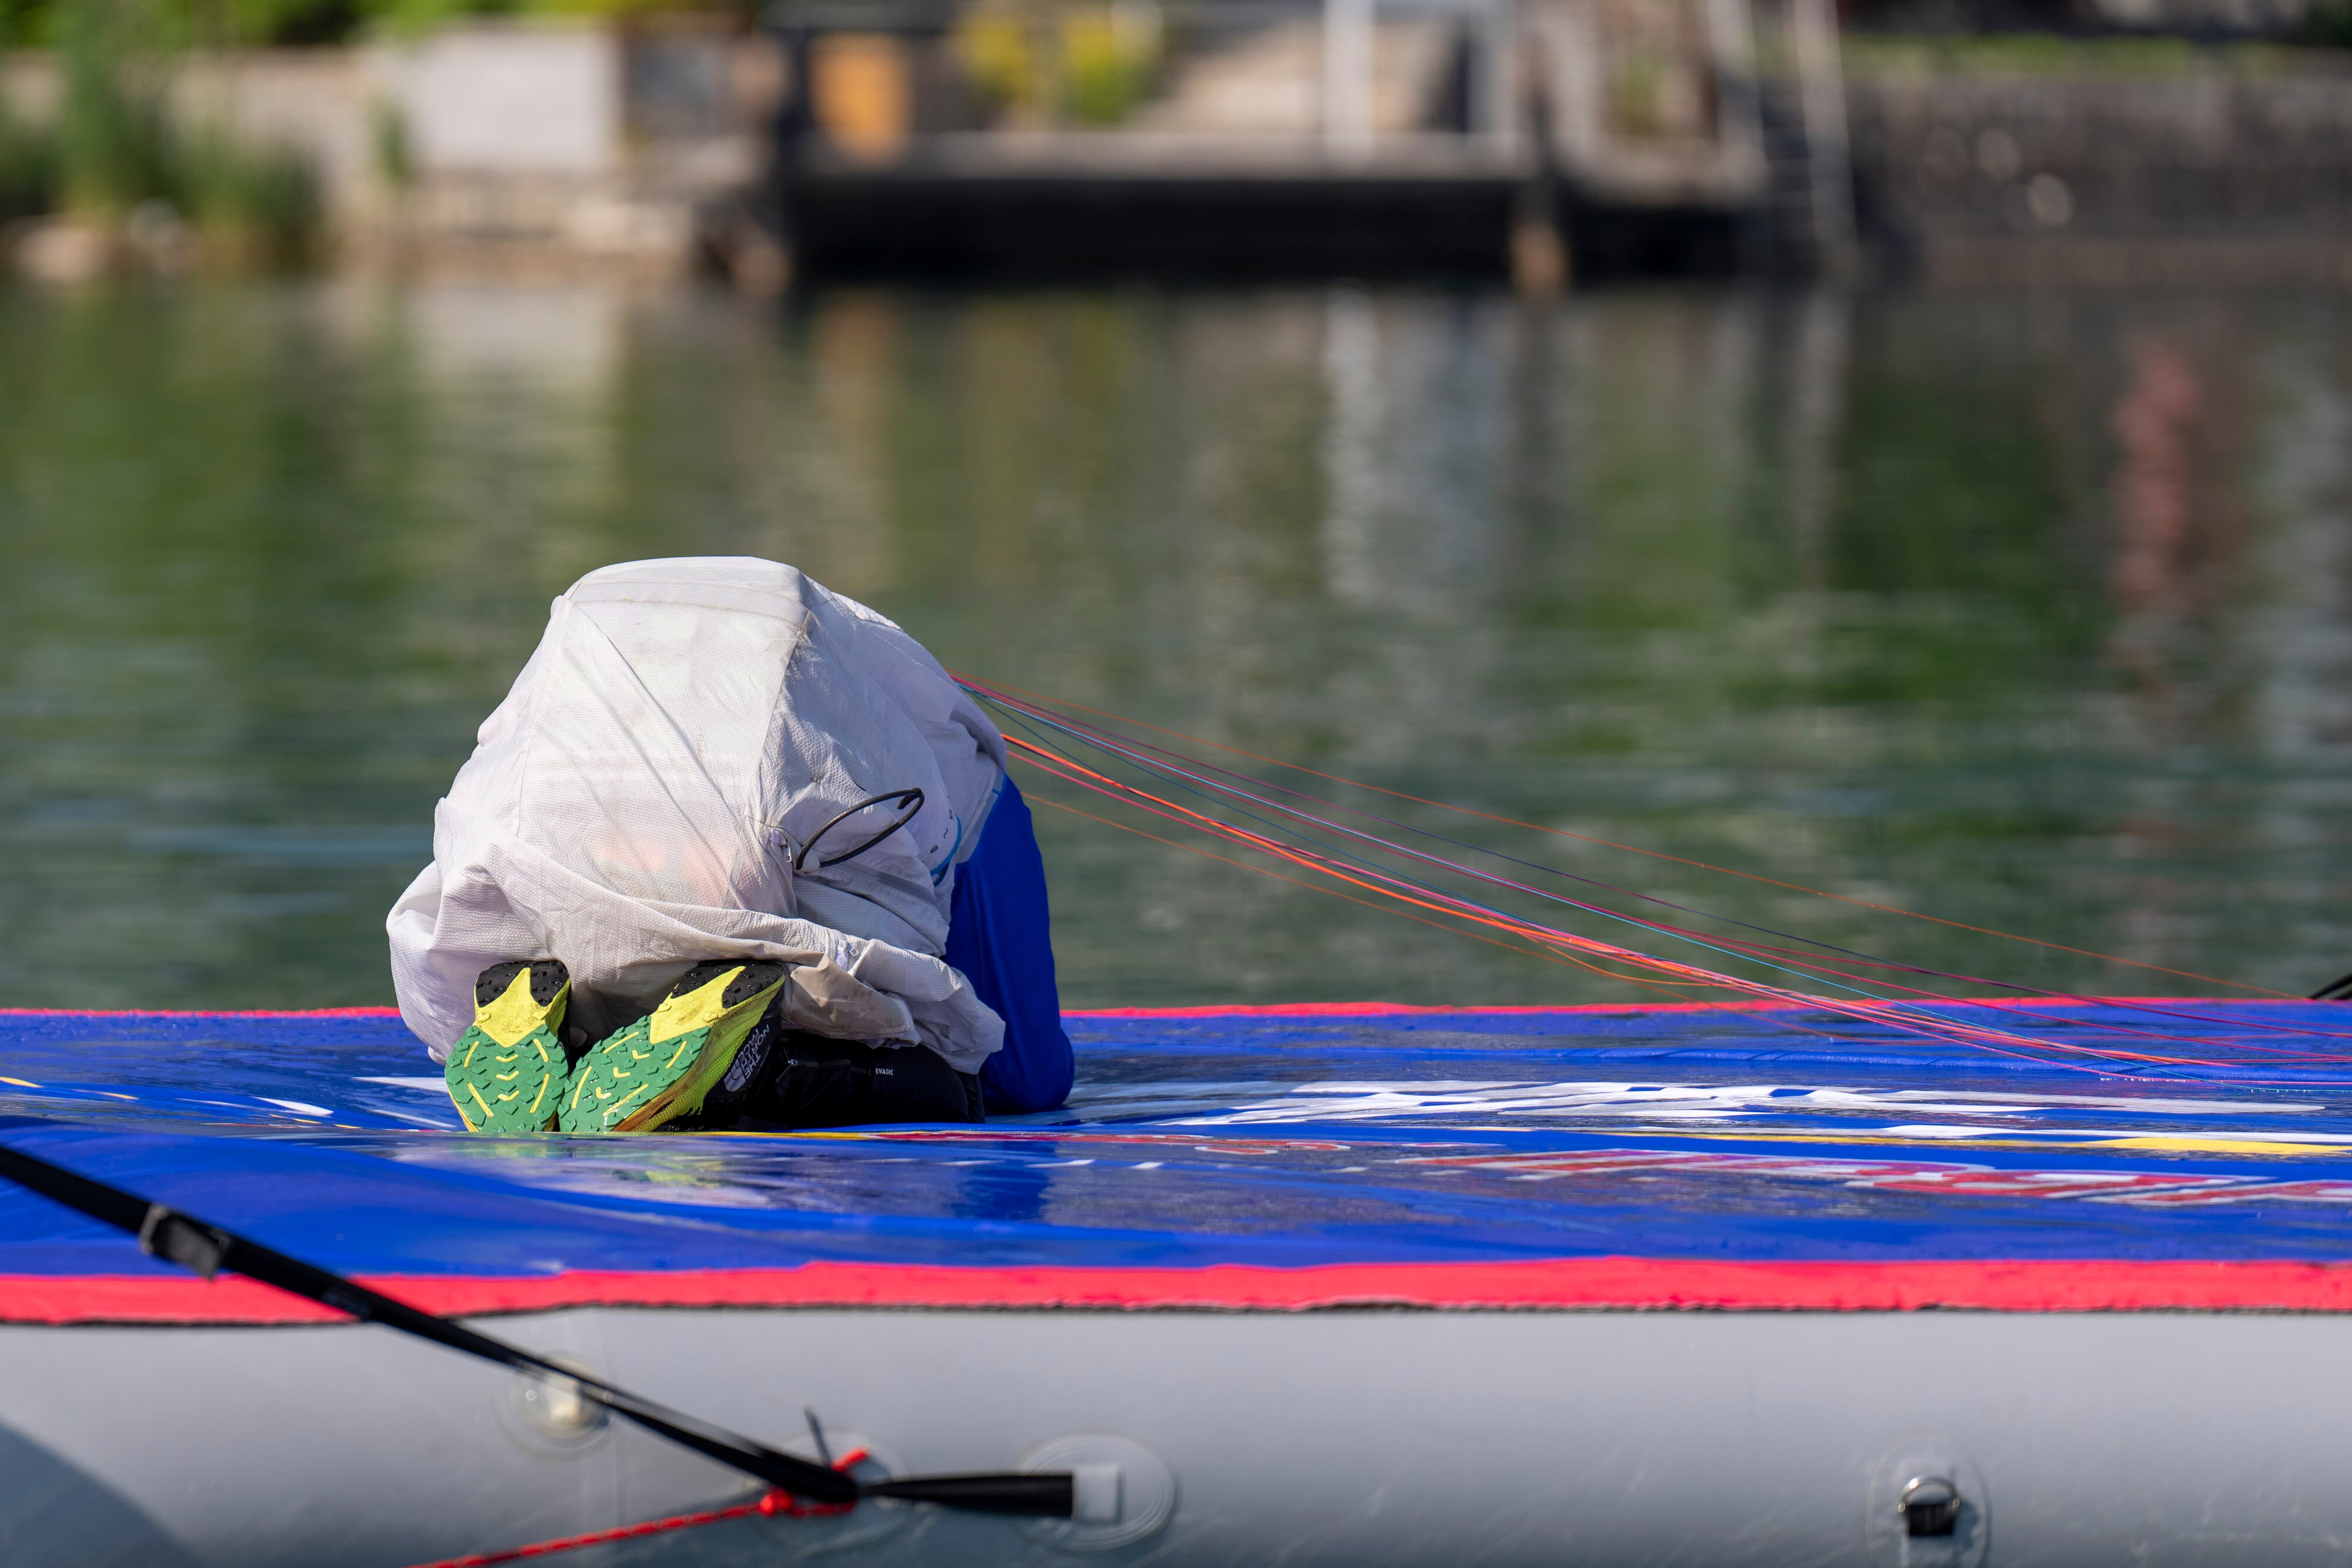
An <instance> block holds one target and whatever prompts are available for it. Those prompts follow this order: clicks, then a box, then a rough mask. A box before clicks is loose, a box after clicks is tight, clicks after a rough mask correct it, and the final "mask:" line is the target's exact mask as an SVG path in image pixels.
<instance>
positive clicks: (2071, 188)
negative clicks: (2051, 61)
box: [1847, 62, 2352, 282]
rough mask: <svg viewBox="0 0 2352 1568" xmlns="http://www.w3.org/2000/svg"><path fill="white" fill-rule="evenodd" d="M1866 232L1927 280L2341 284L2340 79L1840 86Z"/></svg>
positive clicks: (2210, 73) (2351, 93) (2351, 245)
mask: <svg viewBox="0 0 2352 1568" xmlns="http://www.w3.org/2000/svg"><path fill="white" fill-rule="evenodd" d="M1847 98H1848V106H1849V107H1848V115H1849V120H1850V121H1851V124H1852V126H1853V159H1854V168H1855V174H1856V178H1857V180H1858V181H1859V182H1860V186H1861V191H1862V197H1863V204H1864V210H1865V214H1866V215H1867V217H1868V218H1869V219H1870V220H1871V221H1872V222H1873V224H1874V226H1875V227H1876V229H1877V230H1878V232H1879V233H1880V235H1881V236H1882V237H1883V238H1885V239H1887V240H1889V241H1891V242H1892V243H1893V244H1895V246H1898V247H1904V248H1907V250H1908V251H1909V252H1910V254H1911V256H1913V258H1914V259H1915V260H1916V261H1917V262H1918V263H1919V264H1920V265H1922V266H1923V267H1927V269H1928V270H1929V271H1931V272H1936V273H1942V274H1948V275H1978V274H1985V273H1987V272H1990V273H1992V274H1998V275H2003V276H2008V275H2012V274H2016V273H2019V272H2020V271H2022V272H2024V273H2027V274H2032V275H2035V276H2049V277H2062V276H2063V277H2081V278H2083V279H2084V280H2107V281H2133V280H2137V281H2151V282H2161V281H2198V280H2211V281H2228V280H2231V279H2233V278H2239V279H2244V278H2252V277H2279V278H2282V279H2287V278H2294V277H2313V278H2324V279H2326V280H2327V281H2331V282H2333V281H2352V271H2347V262H2352V68H2328V67H2327V66H2326V64H2325V63H2324V62H2305V63H2303V64H2301V65H2300V66H2298V67H2297V68H2295V69H2294V70H2292V71H2280V72H2277V73H2274V74H2259V75H2257V74H2250V73H2245V72H2239V71H2231V70H2227V69H2221V68H2216V69H2211V70H2205V71H2198V72H2192V73H2186V74H2182V75H2179V76H2177V77H2171V78H2153V79H2150V78H2141V79H2117V78H2047V77H2023V76H2020V77H2014V78H2000V77H1932V76H1924V75H1923V76H1917V77H1883V78H1862V79H1857V80H1854V81H1852V82H1850V83H1849V84H1848V92H1847Z"/></svg>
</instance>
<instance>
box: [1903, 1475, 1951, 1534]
mask: <svg viewBox="0 0 2352 1568" xmlns="http://www.w3.org/2000/svg"><path fill="white" fill-rule="evenodd" d="M1895 1511H1896V1512H1898V1513H1900V1514H1901V1515H1902V1516H1903V1533H1904V1534H1906V1535H1910V1536H1921V1535H1950V1534H1951V1533H1952V1532H1953V1531H1954V1530H1956V1529H1957V1528H1958V1525H1959V1521H1960V1491H1959V1489H1958V1487H1956V1486H1954V1485H1953V1484H1952V1483H1951V1482H1950V1481H1949V1480H1948V1479H1946V1478H1944V1477H1942V1476H1914V1477H1913V1478H1912V1479H1910V1480H1909V1481H1907V1482H1906V1483H1905V1485H1904V1488H1903V1491H1902V1494H1901V1496H1900V1497H1899V1498H1898V1499H1897V1500H1896V1501H1895Z"/></svg>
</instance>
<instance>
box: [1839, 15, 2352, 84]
mask: <svg viewBox="0 0 2352 1568" xmlns="http://www.w3.org/2000/svg"><path fill="white" fill-rule="evenodd" d="M2347 14H2352V13H2347ZM2347 37H2352V28H2347ZM2311 41H2312V42H2315V43H2324V42H2326V41H2327V40H2325V39H2319V38H2314V39H2312V40H2311ZM1843 53H1844V57H1845V68H1846V70H1847V72H1848V74H1850V75H1853V76H1877V77H1886V76H1980V77H1990V76H2010V77H2017V76H2027V77H2184V76H2193V75H2195V74H2197V73H2198V72H2200V71H2231V72H2235V73H2237V74H2239V75H2242V76H2276V75H2283V74H2285V73H2287V72H2289V71H2291V70H2293V69H2294V68H2295V67H2296V66H2297V65H2298V64H2299V63H2302V62H2304V61H2305V59H2306V58H2307V57H2308V55H2309V51H2308V50H2305V49H2298V48H2294V47H2288V46H2285V45H2282V44H2270V43H2251V42H2250V43H2233V44H2219V45H2213V44H2200V43H2195V42H2192V41H2191V40H2189V39H2187V38H2132V37H2115V38H2067V37H2059V36H2058V35H2057V34H2054V33H1990V34H1973V35H1972V34H1953V35H1949V36H1945V37H1923V36H1920V35H1917V34H1877V33H1849V34H1847V35H1846V37H1845V39H1844V42H1843Z"/></svg>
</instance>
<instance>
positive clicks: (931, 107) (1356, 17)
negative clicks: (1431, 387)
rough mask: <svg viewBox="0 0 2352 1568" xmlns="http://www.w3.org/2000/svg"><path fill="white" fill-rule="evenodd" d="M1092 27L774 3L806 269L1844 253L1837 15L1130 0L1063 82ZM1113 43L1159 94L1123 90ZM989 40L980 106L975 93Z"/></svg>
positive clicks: (1575, 265) (1056, 14) (1680, 8)
mask: <svg viewBox="0 0 2352 1568" xmlns="http://www.w3.org/2000/svg"><path fill="white" fill-rule="evenodd" d="M1085 15H1086V14H1085V13H1082V12H1073V11H1069V10H1063V11H1054V10H1045V11H1035V10H1031V11H1007V12H1002V13H992V12H989V11H987V10H984V9H983V10H971V9H965V10H952V9H947V8H942V7H936V6H925V5H909V6H903V7H898V8H883V7H877V6H875V5H830V6H828V5H814V4H807V3H803V0H786V4H784V5H782V6H780V7H778V8H777V9H776V10H774V11H773V12H772V13H771V14H770V26H771V28H772V32H773V34H774V36H775V37H778V38H779V39H780V40H781V42H782V47H783V49H784V51H785V54H786V57H787V59H788V62H789V63H788V66H787V68H786V70H785V72H784V79H785V80H786V82H787V83H788V84H790V85H789V87H788V89H787V90H786V94H785V97H784V99H783V101H782V105H781V107H780V109H779V111H778V114H777V118H776V131H775V159H774V174H773V188H772V211H773V212H774V213H775V214H777V220H776V221H777V229H776V233H777V236H778V238H779V239H780V240H781V242H782V245H783V246H784V247H785V250H786V254H787V256H788V257H789V265H790V267H792V269H793V270H794V271H796V272H807V273H810V274H816V275H824V274H839V273H858V274H876V273H880V274H900V275H916V276H920V275H927V274H936V275H952V276H958V277H971V276H992V275H994V276H1023V277H1056V276H1077V275H1085V276H1099V275H1103V274H1106V273H1109V274H1118V273H1129V272H1140V273H1150V274H1153V275H1158V276H1177V277H1184V276H1204V277H1205V276H1233V275H1247V276H1328V275H1331V274H1334V273H1337V274H1342V275H1358V276H1387V277H1396V276H1416V275H1420V276H1439V275H1456V276H1476V275H1484V276H1490V277H1492V276H1502V275H1508V276H1510V277H1513V278H1515V279H1516V280H1517V282H1518V283H1519V284H1520V285H1521V286H1522V287H1528V288H1531V289H1535V290H1538V291H1541V290H1545V289H1549V288H1557V287H1562V286H1564V285H1565V284H1566V283H1567V282H1568V281H1569V280H1570V277H1572V276H1574V275H1576V274H1578V273H1580V272H1591V271H1598V272H1604V273H1605V272H1622V271H1640V272H1646V273H1667V274H1672V273H1694V272H1697V273H1721V272H1727V271H1731V270H1734V269H1740V268H1748V269H1754V268H1769V269H1772V270H1781V271H1799V272H1801V271H1813V270H1822V269H1827V270H1838V271H1842V270H1843V269H1845V268H1846V267H1849V266H1850V265H1851V258H1852V250H1853V209H1852V200H1851V195H1850V189H1851V179H1850V175H1849V172H1848V157H1847V152H1846V146H1845V133H1844V121H1843V88H1842V85H1841V82H1840V76H1839V68H1838V56H1837V38H1836V32H1835V26H1834V21H1833V17H1832V12H1831V11H1830V9H1829V6H1828V5H1827V4H1825V3H1824V0H1643V3H1640V4H1614V3H1611V0H1532V3H1522V4H1517V5H1511V4H1495V3H1481V0H1471V3H1468V4H1458V5H1424V6H1422V7H1420V8H1390V7H1383V8H1381V10H1379V11H1378V12H1375V11H1374V9H1373V8H1372V6H1371V5H1370V4H1369V0H1325V3H1324V4H1322V5H1319V6H1316V5H1278V4H1276V5H1269V4H1264V3H1259V0H1204V3H1202V4H1199V5H1191V6H1187V7H1184V8H1181V9H1177V8H1169V9H1166V10H1162V9H1160V8H1159V7H1151V6H1133V7H1132V8H1130V9H1129V10H1127V11H1125V12H1121V11H1120V10H1119V9H1118V7H1117V6H1116V5H1114V6H1113V7H1111V8H1109V9H1108V11H1107V12H1106V13H1104V15H1105V16H1106V17H1107V22H1106V26H1105V27H1104V29H1103V30H1104V32H1105V34H1106V36H1107V37H1108V40H1109V42H1108V48H1107V49H1106V50H1104V51H1100V52H1099V53H1100V54H1101V55H1106V56H1107V59H1106V60H1105V62H1104V63H1101V64H1098V65H1097V66H1096V68H1095V70H1094V77H1095V78H1097V79H1095V80H1086V79H1081V80H1076V81H1074V80H1072V79H1070V77H1071V74H1072V73H1070V72H1069V71H1068V70H1067V69H1066V68H1065V70H1064V72H1063V74H1062V75H1061V77H1060V78H1059V79H1056V78H1055V74H1054V71H1053V68H1052V67H1053V66H1054V65H1055V64H1063V65H1065V66H1066V62H1068V61H1070V60H1071V59H1072V58H1073V57H1078V58H1083V57H1082V56H1079V55H1078V53H1077V51H1076V50H1073V49H1071V48H1070V47H1068V40H1069V38H1070V36H1071V30H1072V19H1073V17H1082V16H1085ZM1121 28H1124V29H1125V31H1126V36H1127V40H1128V41H1127V42H1126V45H1125V47H1126V48H1127V49H1128V50H1129V53H1130V55H1131V57H1132V58H1133V60H1134V62H1135V67H1136V72H1135V74H1136V75H1137V76H1138V77H1139V78H1141V77H1144V76H1146V75H1147V74H1148V76H1149V78H1150V86H1149V87H1139V88H1134V89H1129V90H1130V92H1131V93H1132V97H1133V101H1131V102H1125V103H1118V102H1109V103H1107V102H1106V99H1111V98H1112V97H1113V96H1114V93H1115V90H1116V89H1117V87H1118V80H1117V77H1116V71H1117V68H1118V53H1117V49H1118V47H1119V29H1121ZM992 51H993V53H994V56H995V57H997V58H1000V59H1003V60H1004V61H1006V62H1007V68H1005V69H1004V70H1003V73H1002V74H1003V78H1004V79H1005V80H1006V82H1007V83H1008V85H1007V86H1005V87H1004V88H1003V89H1000V91H999V93H998V96H997V98H996V100H995V101H993V102H992V101H989V100H988V99H985V98H983V97H982V96H981V95H980V94H977V93H975V92H974V90H973V89H972V86H971V84H972V82H973V80H974V78H975V76H976V75H977V76H980V77H981V79H982V81H983V82H984V81H985V80H986V78H985V76H984V74H983V73H980V72H975V70H974V69H973V62H974V60H975V59H976V58H977V59H981V60H983V61H984V60H986V59H988V58H989V57H991V53H992ZM1041 62H1044V63H1041ZM1099 78H1109V86H1108V89H1107V88H1106V86H1105V84H1104V82H1103V81H1102V80H1101V79H1099ZM1107 110H1108V111H1110V112H1107ZM1113 112H1115V114H1116V122H1115V123H1093V124H1089V123H1087V120H1088V119H1089V118H1093V119H1095V120H1107V119H1110V118H1111V115H1112V113H1113Z"/></svg>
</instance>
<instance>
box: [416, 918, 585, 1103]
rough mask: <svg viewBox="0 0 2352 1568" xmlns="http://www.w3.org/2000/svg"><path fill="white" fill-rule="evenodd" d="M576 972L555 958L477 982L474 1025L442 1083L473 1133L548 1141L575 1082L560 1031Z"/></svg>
mask: <svg viewBox="0 0 2352 1568" xmlns="http://www.w3.org/2000/svg"><path fill="white" fill-rule="evenodd" d="M571 1000H572V971H570V970H569V969H566V968H565V967H563V966H562V965H561V964H559V963H557V962H556V961H555V960H554V959H552V958H532V959H529V960H526V961H525V962H522V963H520V964H499V965H495V966H493V967H490V968H488V969H485V970H483V971H482V975H481V978H479V979H478V980H476V981H475V982H474V1022H473V1027H471V1028H470V1029H468V1030H466V1032H465V1033H464V1034H463V1035H460V1036H459V1037H458V1039H457V1044H455V1045H453V1046H451V1047H450V1048H449V1061H448V1065H447V1066H446V1067H445V1068H443V1069H442V1078H443V1080H444V1082H446V1083H447V1084H448V1086H449V1100H450V1103H453V1104H455V1105H456V1106H457V1114H458V1115H459V1116H461V1117H463V1118H464V1119H465V1123H466V1130H467V1132H469V1133H543V1132H546V1131H547V1130H548V1129H549V1128H551V1127H552V1126H554V1125H555V1114H556V1108H557V1107H558V1106H559V1105H560V1104H561V1103H562V1100H563V1090H564V1084H565V1081H566V1079H567V1078H568V1077H569V1076H570V1074H569V1071H568V1069H567V1067H566V1064H565V1061H564V1058H563V1045H562V1041H561V1040H557V1039H556V1037H555V1031H556V1030H558V1029H561V1028H562V1025H563V1009H564V1008H565V1007H566V1006H568V1005H569V1004H570V1002H571Z"/></svg>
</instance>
